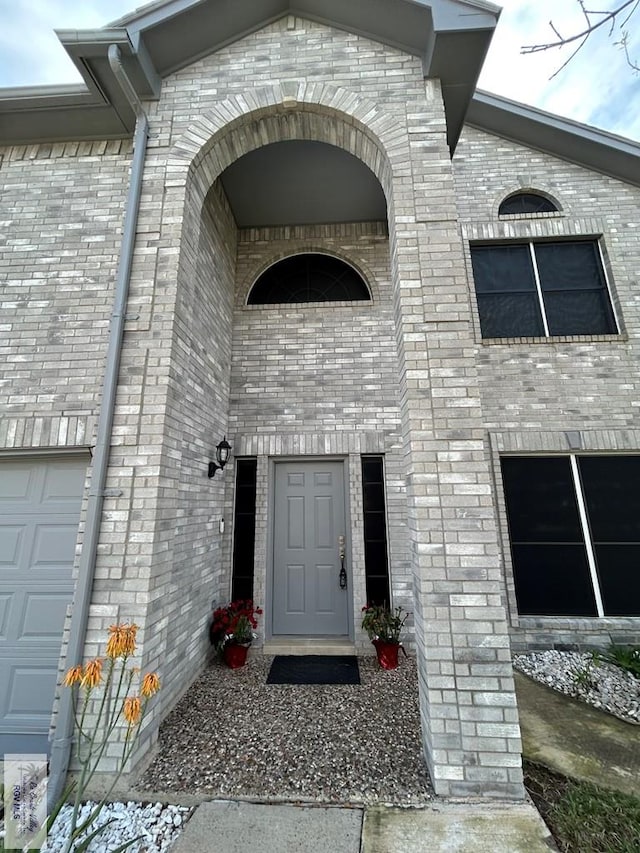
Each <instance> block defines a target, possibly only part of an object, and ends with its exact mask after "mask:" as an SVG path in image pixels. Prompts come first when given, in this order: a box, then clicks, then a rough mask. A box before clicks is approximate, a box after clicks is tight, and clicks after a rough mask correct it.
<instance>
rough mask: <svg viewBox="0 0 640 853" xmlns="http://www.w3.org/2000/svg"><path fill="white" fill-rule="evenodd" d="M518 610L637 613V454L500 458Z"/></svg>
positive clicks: (639, 472) (639, 518)
mask: <svg viewBox="0 0 640 853" xmlns="http://www.w3.org/2000/svg"><path fill="white" fill-rule="evenodd" d="M501 467H502V482H503V485H504V494H505V502H506V508H507V519H508V522H509V538H510V541H511V555H512V561H513V576H514V582H515V592H516V599H517V603H518V612H519V613H520V614H522V615H529V616H640V571H638V566H639V565H640V456H638V455H627V456H622V455H621V456H618V455H610V456H586V455H585V456H582V455H578V456H504V457H503V458H502V460H501Z"/></svg>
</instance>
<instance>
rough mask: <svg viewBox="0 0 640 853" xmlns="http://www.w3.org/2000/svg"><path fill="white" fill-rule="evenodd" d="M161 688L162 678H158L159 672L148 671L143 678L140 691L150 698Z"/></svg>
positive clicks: (146, 697)
mask: <svg viewBox="0 0 640 853" xmlns="http://www.w3.org/2000/svg"><path fill="white" fill-rule="evenodd" d="M158 690H160V679H159V678H158V675H157V673H155V672H148V673H147V674H146V675H145V677H144V678H143V679H142V688H141V689H140V692H141V693H142V695H143V696H144V697H145V699H148V698H149V697H150V696H153V694H154V693H157V692H158Z"/></svg>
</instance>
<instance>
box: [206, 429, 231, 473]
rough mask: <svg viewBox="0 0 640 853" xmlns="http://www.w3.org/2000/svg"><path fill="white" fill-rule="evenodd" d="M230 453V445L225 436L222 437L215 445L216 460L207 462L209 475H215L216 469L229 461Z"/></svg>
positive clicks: (221, 467) (219, 468) (220, 468)
mask: <svg viewBox="0 0 640 853" xmlns="http://www.w3.org/2000/svg"><path fill="white" fill-rule="evenodd" d="M230 453H231V445H230V444H229V442H228V441H227V436H226V435H225V436H223V437H222V441H221V442H220V444H218V446H217V447H216V462H209V477H210V478H211V477H215V475H216V471H218V470H220V471H222V469H223V468H224V466H225V465H226V464H227V462H228V461H229V454H230Z"/></svg>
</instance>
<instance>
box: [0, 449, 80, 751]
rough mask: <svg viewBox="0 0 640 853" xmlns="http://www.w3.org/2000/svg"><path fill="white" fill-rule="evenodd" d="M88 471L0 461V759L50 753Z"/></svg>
mask: <svg viewBox="0 0 640 853" xmlns="http://www.w3.org/2000/svg"><path fill="white" fill-rule="evenodd" d="M86 469H87V460H86V458H82V459H81V458H79V457H78V456H74V457H67V458H64V457H59V456H56V457H49V458H45V457H39V458H38V459H34V458H29V459H25V458H12V459H3V460H0V754H3V753H6V752H48V731H49V725H50V722H51V706H52V704H53V697H54V692H55V685H56V676H57V671H58V660H59V657H60V643H61V639H62V629H63V625H64V617H65V612H66V608H67V605H68V603H69V602H70V601H71V599H72V597H73V580H72V569H73V559H74V552H75V545H76V538H77V534H78V522H79V520H80V503H81V500H82V490H83V486H84V479H85V473H86Z"/></svg>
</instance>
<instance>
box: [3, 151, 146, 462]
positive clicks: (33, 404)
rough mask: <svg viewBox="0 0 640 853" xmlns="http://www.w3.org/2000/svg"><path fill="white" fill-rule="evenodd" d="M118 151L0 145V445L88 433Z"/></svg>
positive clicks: (122, 165) (107, 302) (86, 440)
mask: <svg viewBox="0 0 640 853" xmlns="http://www.w3.org/2000/svg"><path fill="white" fill-rule="evenodd" d="M130 158H131V143H130V141H129V140H126V141H119V140H115V141H112V142H87V143H66V144H59V145H33V146H16V147H13V148H5V149H2V150H0V182H1V183H2V193H0V221H1V222H2V228H1V229H0V279H1V281H2V290H1V291H0V371H1V372H0V412H1V413H2V417H1V418H0V449H2V448H7V449H18V448H23V447H38V448H46V447H68V446H78V445H85V446H86V445H90V444H92V443H93V436H94V431H95V416H96V411H97V409H96V406H97V402H98V399H99V394H100V390H101V387H102V375H103V371H104V355H105V351H106V341H107V333H108V327H109V317H110V313H111V306H112V302H113V282H114V278H115V270H116V263H117V258H118V251H119V246H120V237H121V223H122V215H123V210H124V202H125V194H126V187H127V172H128V169H129V163H130Z"/></svg>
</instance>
